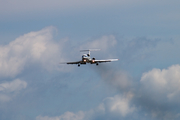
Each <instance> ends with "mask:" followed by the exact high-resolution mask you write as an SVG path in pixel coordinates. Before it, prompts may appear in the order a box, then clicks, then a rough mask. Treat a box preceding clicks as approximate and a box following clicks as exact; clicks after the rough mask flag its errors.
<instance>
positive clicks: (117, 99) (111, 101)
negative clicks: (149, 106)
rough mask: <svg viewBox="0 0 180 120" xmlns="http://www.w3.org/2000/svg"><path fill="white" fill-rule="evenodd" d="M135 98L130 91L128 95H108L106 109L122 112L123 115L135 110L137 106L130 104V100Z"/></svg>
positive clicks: (112, 111)
mask: <svg viewBox="0 0 180 120" xmlns="http://www.w3.org/2000/svg"><path fill="white" fill-rule="evenodd" d="M132 98H133V94H132V93H128V94H127V95H126V96H123V97H122V96H120V95H116V96H114V97H108V98H106V99H105V100H104V103H103V104H104V107H105V108H106V109H105V110H108V111H109V112H111V113H115V114H120V115H121V116H122V117H125V116H127V115H128V114H130V113H132V112H134V111H135V107H133V106H131V105H130V101H131V99H132Z"/></svg>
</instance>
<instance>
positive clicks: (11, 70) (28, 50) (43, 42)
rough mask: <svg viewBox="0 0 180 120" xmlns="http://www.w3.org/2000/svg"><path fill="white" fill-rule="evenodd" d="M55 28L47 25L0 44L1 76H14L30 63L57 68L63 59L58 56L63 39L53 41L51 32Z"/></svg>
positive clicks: (51, 68)
mask: <svg viewBox="0 0 180 120" xmlns="http://www.w3.org/2000/svg"><path fill="white" fill-rule="evenodd" d="M55 30H56V29H55V28H54V27H47V28H45V29H42V30H40V31H37V32H30V33H28V34H25V35H23V36H20V37H19V38H17V39H16V40H14V41H12V42H10V43H9V44H8V45H4V46H0V56H1V57H0V75H1V77H14V76H16V75H18V74H19V73H21V71H22V70H23V69H24V68H25V66H30V65H31V64H39V65H40V66H42V67H43V68H45V69H46V70H57V69H59V68H58V67H57V66H58V62H59V61H60V60H63V58H62V57H61V58H60V56H61V49H62V46H63V43H64V41H61V42H60V43H56V42H54V41H53V36H52V34H53V32H54V31H55Z"/></svg>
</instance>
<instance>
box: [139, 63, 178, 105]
mask: <svg viewBox="0 0 180 120" xmlns="http://www.w3.org/2000/svg"><path fill="white" fill-rule="evenodd" d="M141 84H142V85H143V87H144V88H143V89H145V90H147V92H149V93H153V94H154V95H155V96H154V97H155V98H156V99H157V98H160V97H162V98H161V99H167V100H168V101H176V100H177V98H179V95H180V88H179V86H180V65H172V66H170V67H169V68H168V69H162V70H160V69H156V68H155V69H153V70H151V71H149V72H147V73H143V75H142V77H141ZM154 97H153V98H154ZM177 102H178V101H177Z"/></svg>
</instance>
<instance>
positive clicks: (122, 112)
mask: <svg viewBox="0 0 180 120" xmlns="http://www.w3.org/2000/svg"><path fill="white" fill-rule="evenodd" d="M132 98H133V94H132V93H128V94H126V95H124V96H120V95H116V96H114V97H108V98H106V99H104V100H103V102H102V103H101V104H99V106H98V107H97V108H95V109H91V110H89V111H79V112H78V113H73V112H66V113H64V114H62V115H61V116H56V117H48V116H44V117H43V116H41V115H40V116H37V117H36V120H93V119H96V118H99V117H101V118H104V116H105V115H106V114H108V115H110V116H109V118H111V116H113V117H114V115H115V116H116V117H117V118H120V117H123V118H124V117H126V116H127V115H128V114H131V113H133V112H134V111H135V110H136V108H135V107H134V106H132V105H131V104H130V102H131V99H132ZM105 119H106V118H105Z"/></svg>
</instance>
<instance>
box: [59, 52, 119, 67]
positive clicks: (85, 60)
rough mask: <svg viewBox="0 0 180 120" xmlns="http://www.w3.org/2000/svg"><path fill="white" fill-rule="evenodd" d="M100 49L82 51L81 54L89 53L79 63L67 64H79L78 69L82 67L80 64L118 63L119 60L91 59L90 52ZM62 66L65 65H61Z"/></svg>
mask: <svg viewBox="0 0 180 120" xmlns="http://www.w3.org/2000/svg"><path fill="white" fill-rule="evenodd" d="M97 50H100V49H89V50H80V52H86V51H88V52H89V53H88V54H83V55H82V60H80V61H77V62H65V64H78V67H80V64H83V65H85V64H86V63H90V64H96V65H99V63H103V62H112V61H118V60H119V59H106V60H96V59H95V58H94V57H93V58H91V57H90V51H97ZM60 64H64V63H60Z"/></svg>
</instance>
